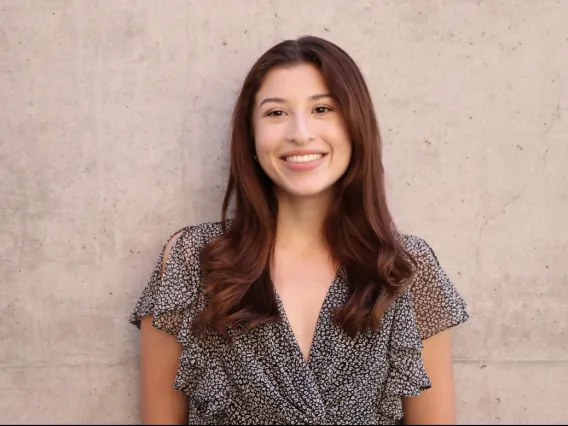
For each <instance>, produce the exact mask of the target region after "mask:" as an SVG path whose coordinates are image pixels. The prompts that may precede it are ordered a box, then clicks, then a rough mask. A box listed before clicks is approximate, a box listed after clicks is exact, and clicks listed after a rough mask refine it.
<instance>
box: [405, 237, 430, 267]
mask: <svg viewBox="0 0 568 426" xmlns="http://www.w3.org/2000/svg"><path fill="white" fill-rule="evenodd" d="M398 240H399V241H400V243H401V245H402V247H403V248H404V249H405V250H406V252H407V253H408V254H410V255H411V256H412V257H413V258H414V260H416V262H418V263H420V262H431V261H432V260H436V261H437V258H436V255H435V253H434V250H432V247H430V245H429V244H428V243H427V242H426V241H425V240H424V239H422V238H421V237H419V236H416V235H410V234H399V235H398Z"/></svg>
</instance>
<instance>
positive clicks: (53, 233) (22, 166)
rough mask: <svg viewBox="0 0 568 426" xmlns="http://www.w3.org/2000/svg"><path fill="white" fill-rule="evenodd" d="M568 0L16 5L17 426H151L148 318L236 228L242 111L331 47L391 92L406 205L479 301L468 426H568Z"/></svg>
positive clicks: (467, 391)
mask: <svg viewBox="0 0 568 426" xmlns="http://www.w3.org/2000/svg"><path fill="white" fill-rule="evenodd" d="M567 16H568V1H550V0H539V1H532V0H518V1H508V0H505V1H490V0H486V1H482V0H479V1H473V0H454V1H450V0H445V1H443V0H439V1H434V0H416V1H401V0H397V1H394V0H392V1H371V0H367V1H343V0H328V1H295V0H294V1H256V0H254V1H253V0H250V1H236V0H234V1H231V0H225V1H205V0H202V1H197V0H196V1H181V0H168V1H160V2H158V1H152V0H138V1H119V0H104V1H103V0H98V1H97V0H84V1H79V0H77V1H72V0H52V1H47V0H43V1H42V0H0V97H1V102H0V190H1V198H0V199H1V202H0V203H1V208H0V259H1V260H0V271H1V275H0V276H1V281H0V284H1V288H0V310H1V316H0V318H1V319H0V395H1V397H0V422H2V423H26V422H27V423H29V422H40V423H70V422H80V423H95V422H97V423H130V422H137V421H139V414H138V371H137V344H138V333H137V332H136V330H135V329H134V328H133V327H132V326H130V325H129V324H128V323H127V318H128V315H129V313H130V310H131V309H132V307H133V304H134V302H135V300H136V298H137V297H138V295H139V293H140V291H141V289H142V287H143V285H144V284H145V281H146V279H147V278H148V276H149V273H150V270H151V268H152V266H153V264H154V262H155V260H156V259H157V255H158V251H159V249H160V248H161V246H162V244H163V243H164V241H165V239H166V238H167V236H169V235H170V234H171V233H173V232H174V231H176V230H177V229H179V228H181V227H183V226H185V225H188V224H191V223H195V222H199V221H204V220H215V219H217V218H218V212H219V207H220V201H221V197H222V192H223V186H224V183H225V178H226V161H227V145H226V142H227V132H228V120H229V114H230V111H231V107H232V105H233V101H234V98H235V94H236V91H237V90H238V88H239V84H240V83H241V81H242V79H243V77H244V75H245V73H246V72H247V69H248V67H250V66H251V65H252V63H253V61H254V60H255V59H256V58H257V57H258V56H259V55H260V54H261V53H262V52H263V51H264V50H265V49H267V48H268V47H270V46H271V45H273V44H275V43H276V42H278V41H280V40H282V39H285V38H294V37H297V36H299V35H302V34H307V33H311V34H314V35H320V36H324V37H326V38H328V39H330V40H331V41H334V42H336V43H338V44H339V45H340V46H342V47H343V48H345V49H346V50H347V51H348V52H349V53H350V54H351V55H352V56H353V57H354V58H355V60H356V61H357V62H358V63H359V64H360V66H361V68H362V70H363V72H364V74H365V76H366V78H367V80H368V84H369V86H370V88H371V90H372V93H373V97H374V101H375V103H376V107H377V110H378V113H379V118H380V122H381V126H382V132H383V136H384V140H385V163H386V168H387V175H388V185H389V197H390V199H391V203H392V210H393V212H394V214H395V216H396V218H397V220H398V223H399V225H400V227H401V228H402V230H403V231H405V232H408V233H413V234H417V235H420V236H421V237H423V238H425V239H426V240H427V241H428V242H429V243H430V244H431V245H432V246H433V247H434V249H435V250H436V252H437V254H438V256H439V259H440V261H441V262H442V264H443V266H444V267H445V269H446V270H447V272H448V274H449V275H450V277H451V278H452V279H453V281H454V282H455V284H456V286H457V287H458V288H459V289H460V291H461V292H462V294H463V295H464V297H465V298H466V299H467V301H468V304H469V311H470V314H471V317H472V318H471V320H470V322H469V323H468V324H466V325H464V326H462V327H460V328H459V329H457V330H456V333H455V375H456V379H457V393H458V411H459V422H460V423H471V422H483V423H536V422H548V423H552V422H556V423H559V422H561V421H567V420H568V404H567V401H568V390H567V389H568V273H567V269H568V268H567V266H566V259H567V257H568V166H567V162H568V120H567V117H568V114H567V105H568V93H567V92H568V25H567V24H566V17H567Z"/></svg>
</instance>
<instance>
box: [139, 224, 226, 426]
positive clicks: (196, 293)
mask: <svg viewBox="0 0 568 426" xmlns="http://www.w3.org/2000/svg"><path fill="white" fill-rule="evenodd" d="M220 230H221V228H220V226H218V225H217V224H204V225H200V226H189V227H186V228H183V229H182V230H181V231H178V232H176V233H175V234H174V235H173V236H172V237H170V239H168V242H170V241H171V242H172V244H170V245H168V243H166V244H164V246H163V248H162V251H161V252H160V255H159V256H158V261H157V262H156V265H155V267H154V270H153V271H152V274H151V276H150V279H149V281H148V283H147V285H146V287H145V288H144V290H143V291H142V295H141V296H140V298H139V300H138V302H137V303H136V307H135V308H134V311H133V312H132V314H131V315H130V323H132V324H134V325H135V326H136V327H138V328H140V321H141V319H142V318H143V317H145V316H150V315H152V316H153V321H152V325H153V326H154V327H155V328H157V329H158V330H162V331H164V332H166V333H168V334H170V335H172V336H174V337H176V339H177V341H178V342H179V343H181V345H182V353H181V355H180V358H179V367H178V371H177V374H176V377H175V381H174V383H173V384H172V386H173V388H174V389H175V390H177V391H179V392H182V393H185V394H187V395H188V396H189V401H190V417H189V422H190V424H203V422H205V421H206V422H207V423H208V424H209V423H211V424H217V420H216V419H217V417H216V416H217V415H219V413H221V412H222V411H223V410H224V409H225V408H226V407H227V406H228V405H229V403H230V401H231V396H230V382H229V380H228V377H227V376H226V373H225V371H224V369H223V367H222V364H221V363H220V361H219V360H220V353H221V351H222V347H223V346H222V345H221V340H220V339H213V338H212V337H211V336H208V338H206V339H202V338H196V337H194V336H193V333H192V331H191V328H192V327H191V325H192V322H193V320H194V319H195V317H196V316H197V314H198V312H200V311H201V310H202V309H203V308H204V307H205V304H206V302H205V298H204V295H203V291H202V289H203V284H202V276H201V267H200V254H201V250H202V249H203V247H204V246H205V245H206V244H207V243H208V242H209V241H210V240H211V238H214V237H215V236H216V235H218V233H219V232H220ZM168 246H169V251H168V250H167V249H168ZM166 251H168V256H167V258H166V259H165V263H164V270H163V273H162V264H163V262H164V256H165V253H166ZM209 337H210V338H209Z"/></svg>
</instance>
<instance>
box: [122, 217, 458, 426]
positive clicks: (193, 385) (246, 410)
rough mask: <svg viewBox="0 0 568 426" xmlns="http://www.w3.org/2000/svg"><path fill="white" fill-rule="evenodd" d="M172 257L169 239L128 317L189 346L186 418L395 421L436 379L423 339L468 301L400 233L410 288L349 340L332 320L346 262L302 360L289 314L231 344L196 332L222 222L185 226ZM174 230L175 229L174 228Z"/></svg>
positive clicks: (343, 292)
mask: <svg viewBox="0 0 568 426" xmlns="http://www.w3.org/2000/svg"><path fill="white" fill-rule="evenodd" d="M178 232H181V233H180V235H179V237H178V238H177V240H176V242H175V243H174V245H173V246H172V248H171V251H170V254H169V256H168V258H167V259H166V264H165V269H164V273H163V274H161V266H162V259H163V255H164V249H165V247H166V244H164V247H163V249H162V252H161V253H160V256H159V259H158V261H157V263H156V267H155V269H154V272H153V273H152V276H151V278H150V280H149V282H148V284H147V286H146V287H145V289H144V290H143V292H142V295H141V297H140V299H139V301H138V303H137V305H136V307H135V310H134V312H133V313H132V315H131V317H130V322H131V323H132V324H134V325H136V326H138V327H140V318H141V317H144V316H148V315H153V316H154V320H153V325H154V327H156V328H158V329H160V330H163V331H164V332H166V333H169V334H171V335H173V336H175V337H176V338H177V340H178V342H180V343H181V344H182V345H183V352H182V355H181V357H180V365H179V368H178V372H177V376H176V379H175V382H174V383H173V384H172V385H173V387H174V389H176V390H178V391H180V392H184V393H186V394H187V395H188V398H189V402H190V410H189V419H188V421H189V424H395V423H397V422H399V421H400V420H401V419H402V417H403V411H402V399H401V398H402V397H403V396H415V395H418V394H419V393H420V392H421V391H422V390H424V389H428V388H430V387H431V383H430V380H429V378H428V376H427V374H426V371H425V370H424V365H423V361H422V357H421V350H422V342H421V339H425V338H427V337H430V336H432V335H434V334H436V333H438V332H440V331H442V330H444V329H447V328H449V327H453V326H456V325H458V324H461V323H463V322H465V321H466V320H467V319H468V314H467V312H466V304H465V302H464V300H463V299H462V297H461V296H460V294H459V293H458V292H457V290H456V288H455V287H454V286H453V284H452V283H451V282H450V280H449V279H448V277H447V276H446V274H445V273H444V271H443V270H442V268H441V267H440V264H439V263H438V260H437V258H436V255H435V254H434V252H433V250H432V249H431V248H430V246H429V245H428V244H427V243H426V242H425V241H424V240H422V239H420V238H418V237H415V236H409V235H401V241H402V243H403V244H404V246H405V248H406V249H407V250H408V251H409V252H410V253H411V254H412V255H413V256H414V258H415V259H416V260H417V262H418V266H417V270H416V274H415V276H414V278H413V280H412V282H411V285H410V286H409V288H408V290H407V291H405V292H404V293H403V294H402V295H400V296H399V297H398V298H397V299H396V301H395V302H393V304H392V305H391V307H390V308H389V309H388V310H387V312H386V313H385V315H384V317H383V321H382V324H381V327H380V330H379V331H378V332H371V331H366V332H363V333H359V334H358V335H357V336H356V337H354V338H350V337H349V336H347V334H345V333H344V332H343V330H341V328H339V327H338V326H336V325H334V324H333V322H332V321H331V317H332V314H331V311H332V310H333V308H335V307H338V306H341V305H343V304H344V303H345V302H346V301H347V298H348V280H347V276H346V274H345V271H344V269H343V268H340V270H339V272H338V274H337V276H336V277H335V280H334V282H333V284H332V286H331V288H330V289H329V292H328V294H327V296H326V299H325V300H324V303H323V306H322V309H321V312H320V317H319V319H318V322H317V326H316V331H315V335H314V339H313V343H312V348H311V351H310V357H309V359H308V360H307V361H306V360H304V357H303V355H302V352H301V350H300V348H299V346H298V344H297V341H296V339H295V337H294V334H293V333H292V330H291V328H290V326H289V323H288V322H287V321H286V319H285V315H284V310H283V307H282V303H281V301H280V300H279V299H278V297H277V301H278V308H279V311H280V314H281V317H282V318H283V321H280V322H277V323H273V324H264V325H262V326H259V327H256V328H254V329H253V330H251V331H249V332H247V333H245V334H240V335H233V337H234V342H233V343H232V344H227V343H225V342H224V341H223V339H221V338H220V337H219V336H217V335H213V334H210V335H208V336H207V338H206V339H201V338H200V339H196V338H194V337H193V336H192V334H191V331H190V329H191V323H192V320H193V319H194V318H195V316H196V314H197V313H198V312H199V310H201V309H203V308H204V306H205V303H206V302H205V300H204V298H203V297H202V294H201V290H202V289H203V280H202V274H201V270H200V265H199V254H200V252H201V250H202V248H203V247H204V246H205V245H206V244H207V243H208V242H209V241H211V240H212V239H213V238H215V237H216V236H218V235H220V234H221V232H222V229H221V223H220V222H210V223H204V224H201V225H197V226H188V227H186V228H183V229H182V230H180V231H178ZM176 234H177V232H176Z"/></svg>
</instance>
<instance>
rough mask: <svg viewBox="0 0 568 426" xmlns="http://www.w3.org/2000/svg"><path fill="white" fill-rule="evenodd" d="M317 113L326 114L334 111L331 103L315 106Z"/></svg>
mask: <svg viewBox="0 0 568 426" xmlns="http://www.w3.org/2000/svg"><path fill="white" fill-rule="evenodd" d="M314 111H315V112H316V114H325V113H326V112H329V111H333V108H332V107H330V106H329V105H318V106H317V107H315V108H314Z"/></svg>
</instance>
